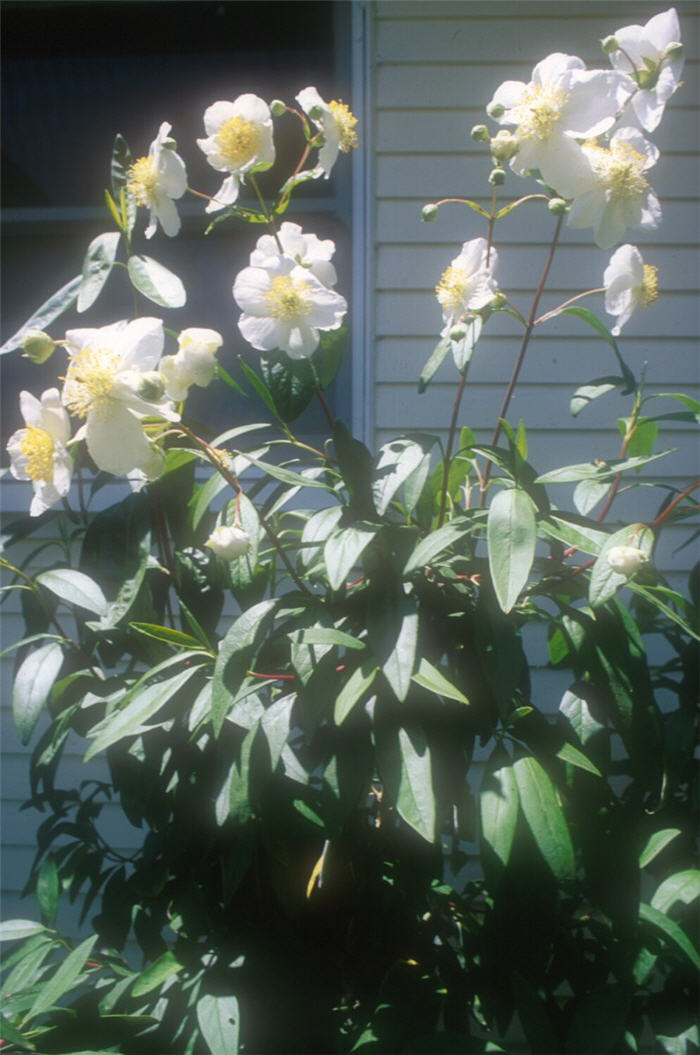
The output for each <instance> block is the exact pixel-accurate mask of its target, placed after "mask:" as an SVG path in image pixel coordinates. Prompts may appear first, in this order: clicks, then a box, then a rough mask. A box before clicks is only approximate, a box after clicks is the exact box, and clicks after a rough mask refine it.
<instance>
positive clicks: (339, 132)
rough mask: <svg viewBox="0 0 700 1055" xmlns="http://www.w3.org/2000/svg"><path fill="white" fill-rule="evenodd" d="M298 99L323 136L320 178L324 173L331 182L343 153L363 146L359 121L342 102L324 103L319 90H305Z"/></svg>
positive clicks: (319, 156)
mask: <svg viewBox="0 0 700 1055" xmlns="http://www.w3.org/2000/svg"><path fill="white" fill-rule="evenodd" d="M296 98H297V102H298V103H299V105H300V106H301V108H302V110H303V111H304V112H305V113H306V114H308V116H309V117H310V118H311V120H312V121H313V123H314V124H315V125H316V127H317V128H318V130H319V131H320V132H322V133H323V146H322V147H321V149H320V150H319V153H318V163H319V168H320V172H319V175H320V173H321V172H323V173H324V175H325V177H326V179H328V177H329V176H330V174H331V169H332V168H333V166H334V165H335V162H336V159H337V157H338V154H339V152H340V151H341V150H342V152H343V153H344V154H348V153H349V152H350V151H351V150H353V149H354V148H355V147H357V146H358V145H359V140H358V138H357V132H356V131H355V125H356V124H357V118H356V117H355V116H354V114H353V113H351V111H350V108H349V107H348V106H347V105H346V104H345V103H344V102H343V101H342V100H340V99H332V100H331V101H330V102H329V103H327V102H324V100H323V99H322V98H321V96H320V95H319V94H318V91H317V90H316V88H304V89H302V91H300V92H299V94H298V95H297V97H296Z"/></svg>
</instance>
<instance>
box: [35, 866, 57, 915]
mask: <svg viewBox="0 0 700 1055" xmlns="http://www.w3.org/2000/svg"><path fill="white" fill-rule="evenodd" d="M58 893H59V887H58V869H57V868H56V861H55V858H53V857H51V856H49V857H47V858H46V860H45V861H44V863H43V864H42V866H41V868H40V869H39V875H38V876H37V879H36V899H37V901H38V902H39V908H40V909H41V912H42V915H43V916H44V918H45V919H47V920H48V921H49V923H53V921H54V920H55V918H56V909H57V908H58Z"/></svg>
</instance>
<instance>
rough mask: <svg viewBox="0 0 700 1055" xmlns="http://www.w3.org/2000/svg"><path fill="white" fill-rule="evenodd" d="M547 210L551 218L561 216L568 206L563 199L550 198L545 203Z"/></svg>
mask: <svg viewBox="0 0 700 1055" xmlns="http://www.w3.org/2000/svg"><path fill="white" fill-rule="evenodd" d="M547 208H548V209H549V211H550V212H551V214H552V216H563V215H564V213H565V212H566V210H567V208H568V206H567V204H566V202H565V201H564V199H563V198H550V199H549V201H548V202H547Z"/></svg>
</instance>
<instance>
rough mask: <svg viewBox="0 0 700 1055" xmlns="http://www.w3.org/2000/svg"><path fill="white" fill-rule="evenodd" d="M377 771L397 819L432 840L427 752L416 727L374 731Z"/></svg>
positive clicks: (432, 805)
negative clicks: (394, 807)
mask: <svg viewBox="0 0 700 1055" xmlns="http://www.w3.org/2000/svg"><path fill="white" fill-rule="evenodd" d="M377 751H378V761H379V771H380V773H381V776H382V780H383V782H384V785H385V788H386V791H387V795H388V797H389V799H390V800H391V801H392V802H393V803H394V804H395V806H396V809H397V811H398V813H399V815H400V816H401V817H402V818H403V819H404V820H405V821H406V823H407V824H409V825H410V826H411V828H413V829H414V831H416V832H418V834H419V835H420V836H422V837H423V838H424V839H426V840H427V841H428V842H430V843H432V842H434V841H435V837H436V823H437V822H436V815H435V795H434V793H433V777H432V761H431V756H430V749H429V747H428V743H427V741H426V739H425V735H424V733H423V730H422V729H421V727H420V726H419V725H413V726H411V727H410V729H408V728H407V729H399V730H398V736H397V735H396V731H395V730H391V731H390V732H385V731H383V730H380V729H379V728H378V729H377Z"/></svg>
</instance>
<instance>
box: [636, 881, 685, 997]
mask: <svg viewBox="0 0 700 1055" xmlns="http://www.w3.org/2000/svg"><path fill="white" fill-rule="evenodd" d="M639 918H640V920H642V922H644V923H650V924H651V925H652V926H653V927H655V928H656V929H657V930H659V931H661V933H662V934H663V935H664V937H665V938H667V939H668V941H669V942H671V944H672V945H674V946H675V947H676V949H677V950H678V951H679V952H682V953H683V954H684V956H686V957H687V958H688V960H690V962H691V964H692V965H693V967H694V968H695V969H696V970H698V969H700V955H698V952H697V949H696V948H695V946H694V945H693V943H692V942H691V940H690V938H689V937H688V935H687V934H686V933H685V931H684V930H683V929H682V927H680V926H679V924H678V923H676V921H675V920H672V919H669V918H668V916H666V915H664V913H663V912H660V911H659V909H658V908H655V907H654V906H653V905H647V904H645V903H644V902H643V901H642V902H640V905H639ZM652 964H653V961H652ZM635 979H636V980H637V981H638V982H640V983H641V982H642V981H643V979H642V978H639V976H638V975H637V973H636V965H635Z"/></svg>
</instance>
